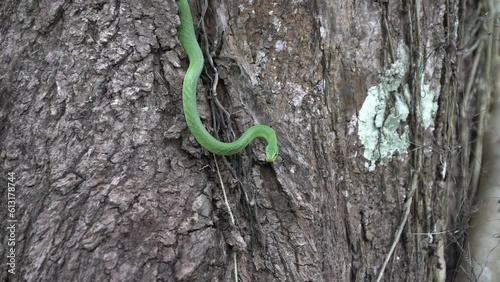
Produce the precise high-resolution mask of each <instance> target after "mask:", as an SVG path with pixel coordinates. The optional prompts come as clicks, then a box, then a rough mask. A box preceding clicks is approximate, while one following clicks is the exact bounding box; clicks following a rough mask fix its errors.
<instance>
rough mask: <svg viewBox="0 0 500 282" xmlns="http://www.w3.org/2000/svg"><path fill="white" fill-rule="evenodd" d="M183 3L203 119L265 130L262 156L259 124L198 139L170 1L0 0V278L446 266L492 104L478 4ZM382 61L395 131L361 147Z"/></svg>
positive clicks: (412, 272) (225, 277)
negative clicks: (199, 70) (188, 118)
mask: <svg viewBox="0 0 500 282" xmlns="http://www.w3.org/2000/svg"><path fill="white" fill-rule="evenodd" d="M190 3H191V7H192V11H193V16H194V19H195V23H196V30H197V33H198V34H199V40H198V41H199V42H200V44H201V46H202V49H203V50H204V51H205V57H206V67H205V70H206V71H205V72H204V74H203V75H202V77H201V80H200V82H199V84H198V105H199V107H198V110H199V112H200V116H201V117H202V119H203V122H204V123H205V125H206V126H207V128H208V129H209V131H210V132H212V133H213V134H214V135H216V136H218V138H221V139H222V140H226V141H228V140H232V139H234V137H237V136H239V135H240V134H241V132H243V131H244V130H245V129H246V128H248V127H249V126H251V125H253V124H258V123H261V124H268V125H270V126H272V127H273V128H274V129H275V130H276V132H277V135H278V141H279V145H280V155H279V157H278V159H277V160H276V162H275V163H273V164H268V163H265V162H264V161H263V160H264V155H263V150H264V146H265V143H264V142H262V141H261V140H257V141H254V142H253V143H252V144H251V145H250V146H249V147H248V148H247V149H246V150H245V151H243V152H242V153H241V154H238V155H235V156H231V157H226V158H221V157H218V156H217V157H214V156H213V155H212V154H210V153H207V151H206V150H204V149H203V148H201V147H200V146H199V145H198V144H197V143H196V141H195V140H194V138H193V137H192V135H191V134H190V132H189V130H188V129H187V127H186V123H185V121H184V116H183V111H182V95H181V92H182V79H183V75H184V73H185V71H186V69H187V66H188V59H187V57H186V55H185V52H184V50H183V49H182V47H181V46H180V43H179V40H178V37H177V30H176V29H177V26H178V24H179V18H178V16H177V12H178V9H177V4H176V2H175V1H174V0H151V1H131V0H122V1H100V0H88V1H69V0H60V1H47V0H42V1H27V0H19V1H18V0H16V1H14V0H4V1H2V3H0V129H1V132H0V163H1V169H2V171H1V173H2V175H1V183H0V184H1V189H0V191H1V200H0V203H1V209H0V214H1V215H2V222H1V230H2V231H1V235H2V237H1V238H2V240H1V245H0V256H1V261H2V264H1V273H0V280H2V281H3V279H9V280H10V281H235V278H234V275H235V268H237V272H238V279H239V281H376V280H377V279H378V278H379V279H381V280H380V281H433V279H434V280H435V281H445V279H448V280H449V281H451V279H453V277H454V275H455V265H456V262H457V259H458V256H459V255H460V250H461V248H460V245H461V242H462V240H463V236H464V230H465V229H466V226H465V225H466V222H467V219H468V217H469V216H470V206H471V199H472V197H473V195H474V189H475V187H476V184H477V177H478V173H479V168H480V160H481V157H480V155H481V154H480V152H479V150H480V143H481V140H480V138H479V137H478V136H480V135H481V126H482V124H484V119H486V117H485V115H487V105H488V103H489V101H488V98H487V95H484V94H483V93H484V91H486V90H485V89H478V88H477V85H480V86H484V87H486V86H487V85H488V84H487V83H488V81H480V80H481V79H485V78H484V75H482V73H481V72H482V69H481V67H480V66H481V64H480V63H481V62H482V60H484V57H485V56H486V55H485V54H486V51H485V46H486V44H485V43H484V42H485V41H484V39H481V40H482V41H481V40H480V39H478V36H477V34H480V33H481V32H482V30H483V29H484V27H483V25H481V24H479V27H478V28H475V27H476V26H478V25H477V22H480V23H481V21H483V22H484V21H485V19H484V18H483V17H481V15H482V14H484V12H485V10H484V9H485V8H484V7H483V8H477V7H476V6H472V3H470V5H471V6H469V5H468V3H466V1H459V0H446V1H445V0H439V1H430V0H412V1H368V0H366V1H352V0H349V1H325V0H316V1H314V0H305V1H268V0H265V1H235V0H214V1H191V2H190ZM481 9H483V10H481ZM200 19H201V20H200ZM476 19H477V21H476ZM486 40H488V39H486ZM476 43H477V44H478V45H480V46H474V47H472V46H473V45H474V44H476ZM467 48H469V49H467ZM208 57H210V58H211V60H209V59H208ZM474 64H476V65H475V66H476V69H473V68H474ZM398 66H400V67H399V68H397V67H398ZM478 66H479V67H478ZM401 69H403V71H402V72H401V73H398V71H399V70H401ZM471 69H473V70H474V72H472V71H470V70H471ZM387 70H395V71H394V73H391V72H388V71H387ZM463 70H467V71H463ZM465 74H466V75H465ZM382 77H385V78H382ZM387 77H389V79H393V80H395V81H397V83H398V84H397V86H396V87H395V89H393V90H389V91H387V93H388V95H387V97H386V98H384V99H386V103H385V104H384V107H385V108H382V109H377V110H378V111H381V112H382V113H380V112H379V114H378V119H379V120H383V121H384V120H385V121H384V123H383V124H384V125H383V126H384V127H385V126H386V124H388V123H389V121H390V120H389V118H391V117H392V119H396V118H397V116H398V115H399V116H401V115H403V114H404V113H401V111H402V112H404V110H401V109H404V108H405V107H402V108H399V111H400V112H399V114H394V112H393V109H395V108H397V105H398V103H399V102H401V101H400V100H398V99H399V98H396V94H395V93H396V92H397V93H405V95H403V96H402V97H404V99H403V100H404V101H403V104H405V105H406V106H407V108H408V113H407V118H406V119H405V120H403V121H401V122H400V123H399V124H398V125H397V127H396V128H393V131H394V132H397V135H398V136H400V137H402V136H404V135H405V134H407V135H406V137H407V140H406V142H407V144H408V145H407V146H406V147H404V148H403V149H401V150H398V151H394V152H392V153H390V154H389V155H387V156H385V157H383V158H382V156H381V157H380V158H379V159H377V160H374V161H370V160H367V158H366V156H365V152H366V147H367V146H368V145H367V144H363V143H362V142H361V141H360V140H361V139H360V127H361V126H362V125H361V121H360V119H359V117H360V112H362V110H361V109H362V108H363V106H364V103H365V101H366V99H367V95H368V94H367V93H369V92H370V89H380V88H381V87H382V86H380V85H381V84H382V83H385V82H387V81H386V80H384V79H388V78H387ZM384 81H385V82H384ZM391 81H392V80H391ZM470 81H472V82H473V83H472V86H470V85H469V84H468V83H470ZM376 85H379V86H377V87H378V88H377V87H375V88H372V87H374V86H376ZM485 85H486V86H485ZM469 86H470V88H467V87H469ZM429 89H430V90H429ZM430 91H432V92H433V93H436V95H435V97H434V98H433V99H431V102H434V103H435V104H437V111H435V112H432V113H431V116H430V124H428V125H427V126H424V125H423V123H422V120H423V118H424V117H423V116H422V114H421V113H420V109H422V108H424V107H426V105H423V104H422V103H423V102H422V101H424V100H423V99H422V93H428V92H429V93H430ZM424 96H425V95H424ZM398 97H399V96H398ZM373 128H375V133H376V135H375V136H377V137H376V138H375V140H377V141H376V142H375V143H372V145H374V148H375V150H374V151H373V152H374V153H373V154H375V155H377V154H378V155H381V154H382V153H381V152H382V151H383V150H386V149H383V147H384V146H385V144H383V143H384V142H389V141H387V140H386V139H384V138H385V135H386V132H384V131H383V130H382V127H378V126H374V127H373V126H372V129H373ZM372 133H373V132H372ZM402 138H403V137H402ZM403 139H404V138H403ZM216 161H217V163H216ZM216 164H218V166H216ZM218 171H219V172H220V175H221V177H220V178H219V176H218ZM221 183H223V184H224V189H225V192H226V194H227V202H228V203H229V206H230V208H231V213H232V215H234V220H235V222H234V224H233V223H232V220H231V215H230V213H229V212H228V209H227V207H226V204H225V200H224V193H223V190H222V189H223V188H222V186H221ZM14 229H15V230H14ZM13 236H14V237H13ZM11 238H14V239H13V240H11ZM12 242H14V246H11V244H12ZM12 254H14V255H15V258H14V259H12ZM234 258H236V262H237V264H235V263H234ZM12 261H14V265H13V267H12ZM9 263H10V264H9ZM12 268H13V269H14V270H15V274H13V273H12V272H9V269H12ZM381 273H382V274H383V276H382V275H381Z"/></svg>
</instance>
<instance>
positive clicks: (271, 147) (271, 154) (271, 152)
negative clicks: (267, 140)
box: [266, 144, 278, 163]
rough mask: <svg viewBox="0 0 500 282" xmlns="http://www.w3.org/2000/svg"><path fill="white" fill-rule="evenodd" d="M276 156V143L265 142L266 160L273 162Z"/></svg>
mask: <svg viewBox="0 0 500 282" xmlns="http://www.w3.org/2000/svg"><path fill="white" fill-rule="evenodd" d="M277 156H278V145H277V144H267V146H266V162H270V163H272V162H274V160H276V157H277Z"/></svg>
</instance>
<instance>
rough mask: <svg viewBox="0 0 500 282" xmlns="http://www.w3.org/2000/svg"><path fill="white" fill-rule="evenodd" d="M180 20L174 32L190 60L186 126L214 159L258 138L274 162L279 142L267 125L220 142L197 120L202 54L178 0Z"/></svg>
mask: <svg viewBox="0 0 500 282" xmlns="http://www.w3.org/2000/svg"><path fill="white" fill-rule="evenodd" d="M178 6H179V17H180V19H181V24H180V25H179V27H178V29H177V33H178V36H179V39H180V41H181V45H182V47H183V48H184V50H185V52H186V53H187V55H188V58H189V67H188V69H187V71H186V75H185V76H184V83H183V85H182V105H183V108H184V118H185V119H186V123H187V126H188V128H189V130H190V131H191V134H193V136H194V138H195V139H196V141H198V143H199V144H200V145H201V146H202V147H203V148H205V149H207V150H208V151H210V152H212V153H214V154H216V155H223V156H228V155H233V154H236V153H239V152H241V151H242V150H243V149H245V147H246V146H247V145H248V144H249V143H250V142H252V140H253V139H255V138H257V137H261V138H265V139H266V141H267V146H266V161H268V162H273V161H274V160H275V159H276V157H277V156H278V140H277V138H276V132H275V131H274V130H273V129H272V128H271V127H269V126H267V125H254V126H252V127H250V128H248V129H247V130H246V131H245V132H244V133H243V134H242V135H241V137H240V138H238V139H237V140H236V141H234V142H228V143H226V142H221V141H219V140H217V139H215V138H214V137H213V136H212V135H211V134H210V133H209V132H208V131H207V130H206V128H205V126H204V125H203V123H202V122H201V120H200V116H199V114H198V108H197V105H196V85H197V84H198V78H199V77H200V74H201V71H202V70H203V62H204V58H203V53H202V52H201V49H200V46H199V45H198V41H197V40H196V36H195V33H194V24H193V18H192V16H191V9H190V8H189V4H188V2H187V0H179V1H178Z"/></svg>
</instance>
